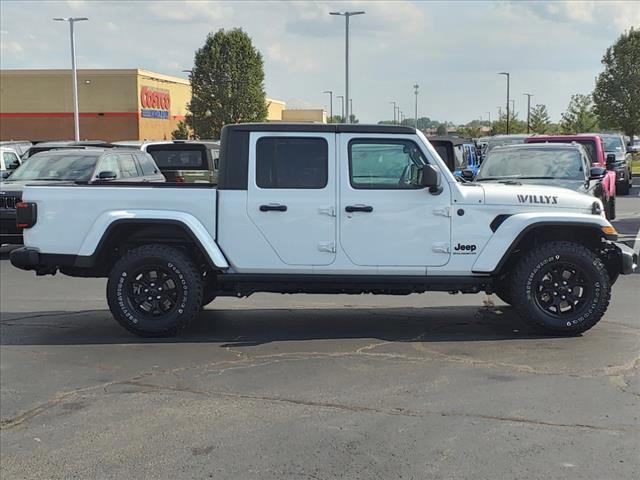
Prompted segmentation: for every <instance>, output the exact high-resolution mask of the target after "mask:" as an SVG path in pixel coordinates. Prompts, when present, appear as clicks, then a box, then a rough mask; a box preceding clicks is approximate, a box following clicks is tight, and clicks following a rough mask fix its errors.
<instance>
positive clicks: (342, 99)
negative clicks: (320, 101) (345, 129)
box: [336, 95, 345, 123]
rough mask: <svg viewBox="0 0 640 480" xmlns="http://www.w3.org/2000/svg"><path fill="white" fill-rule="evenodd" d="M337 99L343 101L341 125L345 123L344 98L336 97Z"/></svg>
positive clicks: (341, 96)
mask: <svg viewBox="0 0 640 480" xmlns="http://www.w3.org/2000/svg"><path fill="white" fill-rule="evenodd" d="M336 98H339V99H340V100H341V101H342V118H341V120H342V121H341V122H340V123H344V122H345V120H344V96H343V95H338V96H336Z"/></svg>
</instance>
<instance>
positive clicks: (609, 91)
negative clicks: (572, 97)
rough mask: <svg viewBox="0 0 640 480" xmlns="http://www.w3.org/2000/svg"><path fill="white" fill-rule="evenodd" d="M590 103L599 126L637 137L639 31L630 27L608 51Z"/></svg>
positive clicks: (639, 127) (639, 116)
mask: <svg viewBox="0 0 640 480" xmlns="http://www.w3.org/2000/svg"><path fill="white" fill-rule="evenodd" d="M602 64H603V65H604V71H603V72H602V73H600V74H599V75H598V77H597V78H596V87H595V90H594V91H593V101H594V103H595V108H596V112H597V114H598V116H599V117H600V119H601V120H602V123H603V124H604V125H606V126H607V127H609V128H614V129H619V130H622V131H624V132H625V133H626V134H627V135H629V136H630V137H633V135H636V134H638V133H640V30H634V29H633V27H632V28H631V30H629V32H628V33H623V34H622V35H621V36H620V37H619V38H618V40H617V41H616V43H614V44H613V45H612V46H611V47H609V48H607V51H606V52H605V54H604V56H603V57H602Z"/></svg>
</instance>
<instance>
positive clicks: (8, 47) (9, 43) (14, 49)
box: [0, 40, 24, 55]
mask: <svg viewBox="0 0 640 480" xmlns="http://www.w3.org/2000/svg"><path fill="white" fill-rule="evenodd" d="M0 52H2V53H4V54H6V55H17V54H19V53H22V52H24V48H23V47H22V45H21V44H20V43H18V42H16V41H15V40H3V41H2V42H0Z"/></svg>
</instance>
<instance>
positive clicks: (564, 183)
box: [480, 178, 587, 193]
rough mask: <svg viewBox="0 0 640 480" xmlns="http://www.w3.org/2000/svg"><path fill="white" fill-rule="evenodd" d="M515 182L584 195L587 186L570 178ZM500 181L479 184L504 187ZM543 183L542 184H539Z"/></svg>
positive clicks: (529, 179)
mask: <svg viewBox="0 0 640 480" xmlns="http://www.w3.org/2000/svg"><path fill="white" fill-rule="evenodd" d="M516 181H517V182H519V183H521V184H522V185H540V186H542V187H547V186H549V187H558V188H568V189H569V190H573V191H574V192H580V193H586V192H587V186H586V183H585V181H584V180H575V179H570V178H553V179H548V180H536V179H534V178H518V179H517V180H516ZM499 182H500V180H487V181H486V182H480V183H482V184H483V185H486V184H488V183H492V184H496V183H497V184H498V185H505V184H503V183H499ZM541 182H544V183H541ZM507 186H511V187H519V186H520V185H508V184H507Z"/></svg>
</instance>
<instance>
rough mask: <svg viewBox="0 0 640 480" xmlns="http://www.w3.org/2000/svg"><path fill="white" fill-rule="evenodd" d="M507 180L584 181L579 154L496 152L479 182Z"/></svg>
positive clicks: (568, 151)
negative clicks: (560, 179)
mask: <svg viewBox="0 0 640 480" xmlns="http://www.w3.org/2000/svg"><path fill="white" fill-rule="evenodd" d="M504 178H550V179H551V178H562V179H576V180H578V179H584V171H583V168H582V159H581V157H580V152H578V151H577V150H576V149H549V148H517V149H516V148H505V149H499V150H494V151H492V152H491V153H489V155H488V156H487V158H486V159H485V161H484V162H483V163H482V166H481V167H480V171H479V172H478V175H477V176H476V180H479V181H482V180H494V179H504Z"/></svg>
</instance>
